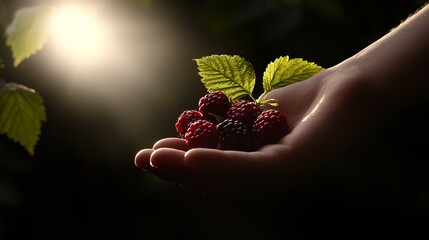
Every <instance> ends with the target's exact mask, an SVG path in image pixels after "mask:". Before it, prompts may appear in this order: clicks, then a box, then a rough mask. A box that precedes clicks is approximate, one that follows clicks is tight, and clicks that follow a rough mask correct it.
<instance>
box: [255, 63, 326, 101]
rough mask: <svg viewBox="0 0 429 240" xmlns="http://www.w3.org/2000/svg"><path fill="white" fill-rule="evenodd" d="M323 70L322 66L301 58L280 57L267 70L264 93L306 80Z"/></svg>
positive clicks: (264, 78) (264, 79)
mask: <svg viewBox="0 0 429 240" xmlns="http://www.w3.org/2000/svg"><path fill="white" fill-rule="evenodd" d="M321 70H323V68H322V67H321V66H318V65H316V64H314V63H312V62H307V61H305V60H302V59H301V58H294V59H289V57H288V56H285V57H279V58H277V59H276V60H275V61H274V62H271V63H270V64H268V66H267V68H266V69H265V72H264V76H263V81H262V83H263V86H264V92H265V93H267V92H269V91H271V90H273V89H276V88H280V87H283V86H286V85H289V84H291V83H295V82H299V81H301V80H305V79H307V78H310V77H312V76H313V75H315V74H316V73H318V72H320V71H321Z"/></svg>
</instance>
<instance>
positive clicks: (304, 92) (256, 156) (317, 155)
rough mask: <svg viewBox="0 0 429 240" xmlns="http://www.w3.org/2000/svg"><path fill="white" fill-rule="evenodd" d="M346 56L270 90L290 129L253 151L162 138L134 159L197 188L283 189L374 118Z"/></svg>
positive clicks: (369, 96) (365, 88)
mask: <svg viewBox="0 0 429 240" xmlns="http://www.w3.org/2000/svg"><path fill="white" fill-rule="evenodd" d="M369 83H370V81H367V78H366V76H365V74H363V71H361V70H360V69H359V68H357V67H355V66H354V65H353V64H351V63H349V62H347V61H346V62H344V63H342V64H340V65H337V66H335V67H332V68H330V69H326V70H324V71H322V72H320V73H319V74H317V75H315V76H313V77H312V78H310V79H307V80H305V81H302V82H299V83H295V84H292V85H289V86H286V87H283V88H280V89H276V90H273V91H272V92H270V93H269V95H268V96H267V98H274V99H276V100H277V101H278V102H279V103H280V106H279V110H280V111H281V112H282V113H283V114H284V115H285V116H286V117H287V119H288V123H289V125H290V126H291V129H292V131H291V133H290V134H288V135H287V136H285V137H284V138H282V139H281V140H280V141H279V142H278V143H277V144H272V145H266V146H263V147H262V148H261V149H259V150H258V151H255V152H241V151H222V150H217V149H205V148H194V149H188V147H187V146H186V144H185V142H184V140H182V139H179V138H165V139H161V140H159V141H158V142H157V143H155V145H154V146H153V148H152V149H143V150H141V151H140V152H139V153H138V154H137V155H136V157H135V164H136V166H137V167H139V168H142V169H144V170H146V171H148V172H150V173H153V174H155V175H157V176H159V177H161V178H164V179H166V180H169V181H173V182H177V183H180V184H182V185H184V186H187V187H190V188H193V189H198V190H202V191H216V192H261V191H279V190H284V189H286V188H288V187H290V186H292V185H294V184H295V183H296V182H297V181H299V180H301V179H303V178H305V177H306V176H308V174H311V172H312V171H313V170H314V169H317V168H319V167H320V166H321V165H322V164H324V163H326V161H328V160H329V159H331V158H332V157H334V156H335V155H336V154H338V153H340V152H341V151H343V150H344V149H345V148H346V147H347V146H348V144H350V143H352V142H353V141H355V140H356V139H358V138H359V136H360V135H361V133H363V132H364V130H366V129H368V128H369V127H370V126H371V124H373V123H375V122H376V119H377V118H378V116H376V115H377V114H376V112H377V109H376V108H377V107H378V106H379V105H376V104H374V102H372V100H373V99H374V98H373V96H374V94H373V90H372V89H373V88H372V86H371V85H370V84H369Z"/></svg>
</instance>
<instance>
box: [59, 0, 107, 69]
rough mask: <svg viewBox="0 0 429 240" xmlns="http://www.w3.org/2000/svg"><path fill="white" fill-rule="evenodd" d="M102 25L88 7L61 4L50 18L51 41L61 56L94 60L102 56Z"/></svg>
mask: <svg viewBox="0 0 429 240" xmlns="http://www.w3.org/2000/svg"><path fill="white" fill-rule="evenodd" d="M102 27H103V26H102V24H101V23H100V22H99V21H98V19H97V18H96V16H95V15H94V13H93V12H91V11H90V9H86V8H84V7H82V6H63V7H61V8H58V9H57V11H56V12H55V14H54V17H53V19H52V37H53V41H54V42H53V43H54V44H56V45H57V47H58V49H60V50H61V52H62V54H63V56H67V57H69V58H79V59H85V61H96V60H97V59H99V58H102V57H103V56H102V55H103V51H102V50H103V46H104V45H105V42H104V39H106V36H105V32H104V31H103V28H102Z"/></svg>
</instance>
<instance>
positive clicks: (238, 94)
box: [196, 55, 256, 100]
mask: <svg viewBox="0 0 429 240" xmlns="http://www.w3.org/2000/svg"><path fill="white" fill-rule="evenodd" d="M196 62H197V65H198V70H199V75H200V76H201V77H202V79H201V81H202V82H203V84H204V86H205V87H206V88H207V90H208V91H209V92H213V91H217V90H219V91H221V92H223V93H224V94H225V95H227V96H228V97H229V98H230V99H231V100H237V99H240V98H243V97H245V96H250V97H251V98H253V96H252V92H253V88H254V87H255V79H256V77H255V71H254V69H253V66H252V64H251V63H250V62H248V61H246V60H245V59H244V58H242V57H240V56H237V55H234V56H230V55H211V56H208V57H203V58H199V59H196Z"/></svg>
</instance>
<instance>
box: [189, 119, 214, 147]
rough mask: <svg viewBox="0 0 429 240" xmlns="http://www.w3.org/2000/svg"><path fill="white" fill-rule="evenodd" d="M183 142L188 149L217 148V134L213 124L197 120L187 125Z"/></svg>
mask: <svg viewBox="0 0 429 240" xmlns="http://www.w3.org/2000/svg"><path fill="white" fill-rule="evenodd" d="M185 140H186V144H188V146H189V147H190V148H196V147H204V148H217V146H218V144H219V132H218V130H217V128H216V125H215V124H214V123H212V122H210V121H207V120H198V121H196V122H193V123H191V125H189V128H188V131H186V134H185Z"/></svg>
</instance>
